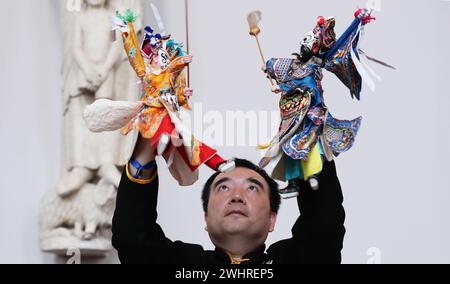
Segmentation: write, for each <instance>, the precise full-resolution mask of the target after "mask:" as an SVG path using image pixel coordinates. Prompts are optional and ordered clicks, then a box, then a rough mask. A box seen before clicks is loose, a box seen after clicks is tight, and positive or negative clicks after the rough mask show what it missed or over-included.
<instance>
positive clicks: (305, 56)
mask: <svg viewBox="0 0 450 284" xmlns="http://www.w3.org/2000/svg"><path fill="white" fill-rule="evenodd" d="M373 19H374V18H372V17H371V16H370V13H368V12H367V11H366V10H362V9H361V10H358V11H357V12H356V13H355V20H354V21H353V22H352V24H351V25H350V27H349V28H348V29H347V30H346V31H345V32H344V34H343V35H342V36H341V37H340V38H339V39H338V40H336V35H335V33H334V26H335V19H334V18H328V19H326V20H325V19H324V18H323V17H319V18H318V21H317V25H316V27H315V28H314V30H313V32H311V33H309V34H308V35H307V36H306V37H305V38H304V40H303V41H302V43H301V47H300V53H299V54H295V55H296V56H297V58H295V59H290V58H272V59H270V60H268V61H267V63H266V66H265V68H266V70H265V72H266V73H267V75H268V76H269V78H271V79H274V80H275V81H276V82H277V85H278V87H277V88H278V90H279V92H280V93H281V99H280V103H279V108H280V116H281V123H280V127H279V131H278V133H277V135H276V136H275V137H274V138H273V139H272V141H271V142H270V143H269V144H268V145H264V146H262V147H260V148H262V149H267V152H266V153H265V155H264V157H263V158H262V159H261V161H260V163H259V165H260V166H261V167H262V168H264V167H266V166H268V165H269V164H272V166H274V170H273V172H272V177H273V178H275V179H278V180H282V181H288V186H287V187H286V188H284V189H281V190H280V193H281V194H282V196H283V197H284V198H290V197H295V196H297V195H298V187H299V185H300V183H301V182H300V181H301V180H305V181H307V180H309V181H310V185H311V187H312V188H313V189H318V186H319V185H318V182H317V179H316V178H315V177H316V176H317V175H318V174H319V173H320V172H321V171H322V167H323V162H324V160H325V159H326V160H328V161H331V160H333V157H337V156H338V155H339V154H341V153H343V152H345V151H347V150H349V149H350V148H351V147H352V145H353V143H354V141H355V137H356V135H357V133H358V129H359V127H360V125H361V120H362V117H358V118H356V119H353V120H339V119H336V118H334V117H333V116H332V115H331V113H330V111H329V110H328V108H327V106H326V104H325V101H324V97H323V89H322V84H321V81H322V78H323V74H322V70H323V69H325V70H328V71H330V72H332V73H334V74H335V75H336V76H337V77H338V78H339V79H340V81H341V82H342V83H343V84H344V85H345V86H347V87H348V88H349V90H350V93H351V96H352V97H356V98H357V99H358V100H359V98H360V92H361V84H362V83H361V82H362V80H364V81H366V82H368V83H369V84H370V83H371V82H372V81H371V79H370V77H369V76H368V71H367V70H366V69H365V68H364V67H363V64H362V63H361V62H360V51H359V49H358V43H359V40H360V37H361V31H362V29H363V26H364V25H365V24H367V23H369V22H370V21H371V20H373ZM366 68H368V67H367V66H366Z"/></svg>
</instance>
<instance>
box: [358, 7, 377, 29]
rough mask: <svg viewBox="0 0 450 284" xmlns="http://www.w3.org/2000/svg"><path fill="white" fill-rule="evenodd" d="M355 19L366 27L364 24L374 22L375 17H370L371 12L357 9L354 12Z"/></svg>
mask: <svg viewBox="0 0 450 284" xmlns="http://www.w3.org/2000/svg"><path fill="white" fill-rule="evenodd" d="M355 18H359V19H361V21H362V24H363V25H366V24H368V23H370V22H371V21H374V20H376V18H375V17H372V15H371V11H369V10H367V9H358V10H357V11H356V12H355Z"/></svg>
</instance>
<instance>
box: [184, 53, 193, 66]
mask: <svg viewBox="0 0 450 284" xmlns="http://www.w3.org/2000/svg"><path fill="white" fill-rule="evenodd" d="M191 62H192V55H185V56H183V63H184V64H185V65H188V64H189V63H191Z"/></svg>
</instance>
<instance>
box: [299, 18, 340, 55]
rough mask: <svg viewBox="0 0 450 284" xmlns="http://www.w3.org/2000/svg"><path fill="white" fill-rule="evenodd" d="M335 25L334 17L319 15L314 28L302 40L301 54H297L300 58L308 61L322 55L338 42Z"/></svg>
mask: <svg viewBox="0 0 450 284" xmlns="http://www.w3.org/2000/svg"><path fill="white" fill-rule="evenodd" d="M334 26H335V19H334V17H329V18H328V19H325V18H324V17H322V16H320V17H318V18H317V25H316V27H315V28H314V30H313V31H311V32H309V33H307V34H306V36H305V37H304V38H303V40H302V41H301V42H300V54H297V56H298V57H299V59H300V60H301V61H303V62H307V61H308V60H309V59H311V57H313V56H316V57H322V55H323V54H324V53H325V52H327V51H328V50H329V49H330V48H331V47H332V46H333V45H334V44H335V43H336V34H335V33H334Z"/></svg>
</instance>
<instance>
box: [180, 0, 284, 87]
mask: <svg viewBox="0 0 450 284" xmlns="http://www.w3.org/2000/svg"><path fill="white" fill-rule="evenodd" d="M186 1H187V0H186ZM259 21H261V11H253V12H251V13H250V14H248V16H247V22H248V25H249V26H250V35H251V36H254V37H255V39H256V44H257V45H258V50H259V55H261V60H262V62H263V65H265V64H266V59H265V58H264V55H263V52H262V49H261V45H260V44H259V39H258V35H259V33H260V32H261V29H260V28H259V27H258V23H259ZM269 81H270V84H271V85H272V86H274V85H275V84H274V83H273V81H272V78H270V75H269Z"/></svg>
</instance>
